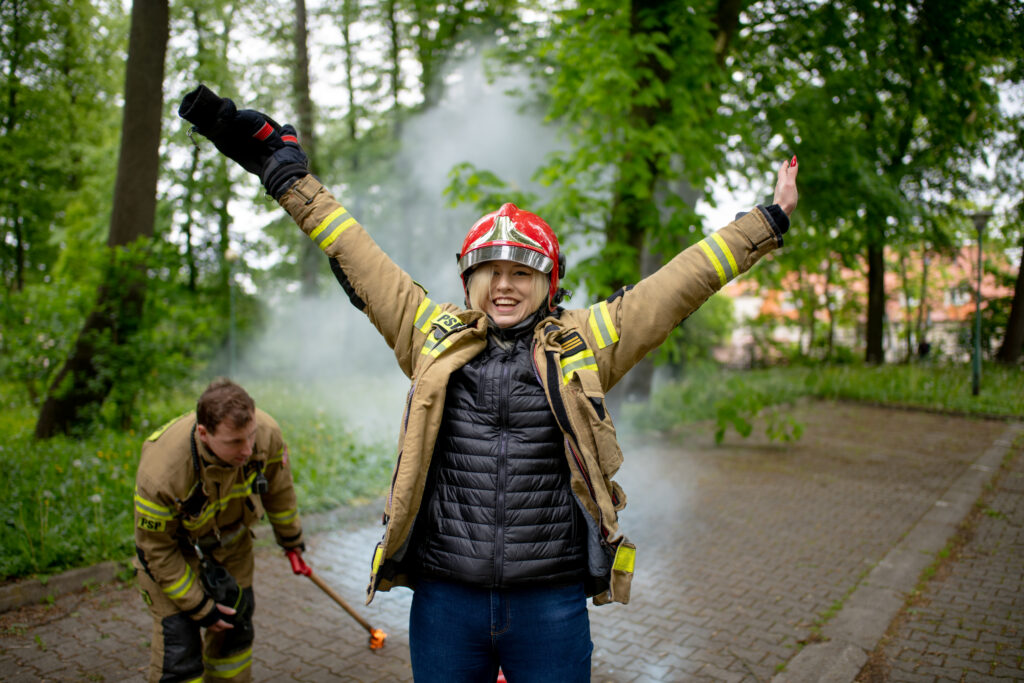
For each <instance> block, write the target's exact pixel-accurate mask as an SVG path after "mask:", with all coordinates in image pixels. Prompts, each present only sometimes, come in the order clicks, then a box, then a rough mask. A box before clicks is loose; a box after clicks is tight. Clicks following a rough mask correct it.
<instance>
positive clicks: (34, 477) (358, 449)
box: [0, 382, 391, 580]
mask: <svg viewBox="0 0 1024 683" xmlns="http://www.w3.org/2000/svg"><path fill="white" fill-rule="evenodd" d="M12 388H13V387H11V386H10V385H3V386H0V396H3V397H4V398H3V403H2V405H0V433H2V434H4V435H5V439H4V441H3V443H0V460H2V461H3V463H4V470H3V481H4V490H5V496H4V497H3V498H2V499H0V547H2V548H3V549H4V552H3V553H2V554H0V580H3V579H5V578H10V577H16V576H23V575H26V574H33V573H40V574H47V573H52V572H57V571H61V570H64V569H68V568H72V567H77V566H82V565H87V564H93V563H96V562H100V561H103V560H109V559H122V558H125V557H128V556H129V555H130V554H131V553H132V548H133V546H134V540H133V532H132V529H133V525H132V515H133V512H132V502H131V501H132V493H133V491H134V488H135V471H136V467H137V464H138V455H139V449H140V447H141V445H142V441H143V439H144V438H145V437H146V435H147V434H148V432H149V431H150V430H152V429H155V428H156V427H157V426H159V425H161V424H163V423H165V422H166V421H168V420H170V419H171V418H173V417H176V416H178V415H180V414H182V413H184V412H186V411H188V410H190V409H192V408H193V407H194V406H195V400H196V397H197V396H198V395H199V393H200V392H201V391H202V385H201V384H200V383H197V382H184V383H181V384H179V385H177V386H174V387H167V388H161V389H157V390H149V391H147V392H144V393H142V394H140V396H139V400H138V401H136V403H137V406H136V411H137V414H136V421H137V424H138V425H139V428H138V430H136V429H128V430H124V431H122V430H119V429H116V428H110V427H107V428H97V429H94V430H92V432H91V433H90V434H89V435H87V436H86V437H85V438H81V439H72V438H67V437H55V438H53V439H49V440H46V441H42V442H39V441H35V440H34V439H33V437H32V431H33V425H34V421H35V411H34V409H33V407H32V406H31V405H29V404H28V402H26V401H24V400H22V399H20V398H18V397H19V395H20V393H21V392H19V391H11V390H10V389H12ZM247 389H248V390H249V391H250V392H251V393H252V395H253V396H254V398H256V400H257V403H258V404H259V405H261V407H264V408H266V409H267V410H268V411H269V412H271V414H272V415H274V417H275V418H277V420H278V422H279V423H280V424H281V428H282V430H283V431H284V436H285V440H286V441H287V443H288V444H289V451H290V453H291V463H292V468H293V475H294V478H295V482H296V492H297V494H298V500H299V508H300V511H301V512H303V513H309V512H313V511H317V510H325V509H328V508H331V507H334V506H337V505H342V504H347V503H354V502H361V501H366V500H368V499H372V498H374V497H376V496H379V495H380V494H381V493H382V492H383V491H384V490H385V489H386V487H387V485H388V482H389V480H390V479H389V473H390V468H391V452H390V448H385V447H383V446H381V445H380V444H363V443H359V442H358V441H357V440H356V439H355V438H354V437H353V436H352V434H351V433H350V432H349V431H348V430H347V429H346V428H345V425H344V424H341V423H340V422H339V421H338V420H332V419H328V418H326V417H325V416H324V415H323V413H322V410H321V406H322V405H323V403H322V402H320V401H317V400H314V399H312V398H311V397H310V395H309V393H308V392H307V391H300V390H299V389H298V388H296V387H294V386H293V385H283V384H282V385H278V384H272V385H268V384H260V383H258V382H254V383H247Z"/></svg>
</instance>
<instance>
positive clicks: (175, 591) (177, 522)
mask: <svg viewBox="0 0 1024 683" xmlns="http://www.w3.org/2000/svg"><path fill="white" fill-rule="evenodd" d="M195 424H196V415H195V412H191V413H188V414H186V415H182V416H181V417H178V418H175V419H174V420H172V421H171V422H170V423H168V424H166V425H164V426H163V427H161V428H160V429H158V430H157V431H155V432H153V434H152V435H150V437H149V438H148V439H146V442H145V443H144V444H143V445H142V457H141V459H140V461H139V469H138V473H137V474H136V478H135V545H136V548H137V553H138V558H137V560H136V563H137V566H138V567H139V569H142V570H144V571H147V572H148V573H149V574H150V576H152V577H153V580H154V581H155V582H156V583H157V585H159V586H160V588H161V590H162V591H163V592H164V594H165V595H166V596H167V597H168V598H169V599H170V600H171V601H172V602H173V603H174V604H175V605H176V606H177V607H178V608H179V609H180V610H181V611H182V612H185V613H186V614H188V615H189V616H191V617H192V618H193V619H196V620H201V619H202V618H203V617H205V616H206V615H207V614H209V612H210V610H212V609H213V601H212V600H211V599H209V598H207V596H206V595H205V593H204V592H203V588H202V585H201V583H200V581H199V577H198V576H197V575H196V566H197V564H198V560H197V554H196V551H195V548H194V546H195V545H196V544H198V545H199V547H200V548H201V549H202V552H203V553H207V554H210V555H211V556H212V557H213V558H214V559H216V560H218V561H220V562H223V560H224V558H225V557H227V556H230V555H231V554H232V553H233V552H234V551H236V550H237V547H238V546H241V547H245V548H248V547H250V546H249V544H247V543H240V542H239V541H241V539H242V535H248V534H250V533H251V532H250V530H249V529H250V527H252V526H253V525H255V524H256V522H258V521H259V520H260V519H261V518H262V517H263V513H264V511H265V512H266V514H267V518H268V519H269V520H270V523H271V525H272V526H273V529H274V536H275V538H276V539H277V542H278V544H279V545H281V546H282V547H284V548H293V547H296V546H300V545H301V544H302V526H301V524H300V521H299V512H298V508H297V507H296V504H295V491H294V489H293V487H292V474H291V468H290V466H289V464H288V448H287V446H286V445H285V443H284V440H283V438H282V437H281V429H280V427H278V425H277V422H275V421H274V418H272V417H271V416H270V415H268V414H267V413H265V412H263V411H262V410H260V409H259V408H257V409H256V443H255V445H254V446H253V454H252V456H251V457H250V458H249V460H248V462H246V464H245V465H243V466H241V467H233V466H230V465H225V464H223V463H222V461H220V460H219V459H218V458H217V457H216V456H215V455H213V454H212V453H211V452H210V451H209V450H208V449H207V448H206V445H205V444H204V443H203V442H202V440H201V439H200V438H199V437H198V435H197V436H195V437H193V430H194V427H195ZM192 443H195V456H196V457H195V459H194V458H193V450H192ZM197 461H198V462H197ZM197 469H198V475H197ZM260 471H262V472H263V476H264V477H265V478H266V480H267V492H266V493H264V494H262V495H258V494H256V493H254V492H253V482H254V481H255V480H256V479H257V477H258V473H259V472H260ZM235 578H236V579H237V580H239V582H240V583H247V580H248V581H251V577H235Z"/></svg>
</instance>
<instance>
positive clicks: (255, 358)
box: [237, 56, 555, 440]
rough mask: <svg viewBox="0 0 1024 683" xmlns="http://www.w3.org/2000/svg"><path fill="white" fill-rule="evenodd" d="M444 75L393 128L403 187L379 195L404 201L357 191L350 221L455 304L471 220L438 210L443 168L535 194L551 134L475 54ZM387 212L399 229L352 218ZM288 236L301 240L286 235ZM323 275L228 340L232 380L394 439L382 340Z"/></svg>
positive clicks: (393, 388) (393, 378)
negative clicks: (439, 88) (254, 382)
mask: <svg viewBox="0 0 1024 683" xmlns="http://www.w3.org/2000/svg"><path fill="white" fill-rule="evenodd" d="M446 82H447V84H448V87H447V92H446V94H445V96H444V97H443V99H442V101H441V102H440V104H439V105H438V106H437V107H435V108H433V109H431V110H430V111H427V112H425V113H424V114H422V115H420V116H417V117H416V118H414V119H412V120H410V121H408V122H407V123H406V124H405V126H404V128H403V137H402V145H401V152H400V159H399V164H398V166H399V167H400V168H401V169H403V173H402V174H401V177H399V178H395V182H396V183H397V182H403V183H405V185H404V186H403V187H401V188H388V190H389V191H388V192H386V193H382V195H383V196H388V197H390V198H392V199H393V198H394V197H395V196H400V197H403V198H407V199H406V201H407V202H408V205H406V206H404V207H402V210H401V211H395V210H394V207H383V206H378V207H374V206H370V205H368V201H372V197H371V198H369V199H367V198H359V202H360V203H361V204H362V206H363V208H362V209H361V215H360V216H357V218H360V220H361V222H363V223H364V225H365V227H366V228H367V230H368V231H369V233H370V234H371V235H373V237H374V239H376V240H377V242H378V243H379V244H380V246H381V247H382V248H383V249H384V250H385V251H386V252H388V254H389V255H391V256H392V258H393V259H394V260H395V261H396V262H397V263H398V264H399V265H400V266H402V267H403V268H404V269H405V270H406V271H407V272H408V273H409V274H410V275H411V276H412V278H413V279H414V280H416V281H417V282H420V283H422V284H423V286H425V287H426V288H428V290H429V291H430V296H431V298H432V299H434V300H436V301H452V302H456V303H461V302H462V299H463V293H462V284H461V280H460V278H459V276H458V271H457V269H456V259H455V254H456V252H457V251H458V250H459V248H460V247H461V245H462V240H463V238H464V237H465V234H466V232H467V230H468V229H469V227H470V226H471V225H472V224H473V223H474V222H475V221H476V220H477V218H479V215H478V212H477V210H476V209H475V208H472V207H465V206H463V207H458V208H454V209H452V208H448V207H447V206H446V202H445V198H444V196H443V189H444V187H445V186H446V185H447V184H448V182H449V178H448V173H449V171H450V170H451V168H452V167H453V166H454V165H456V164H458V163H461V162H466V161H468V162H471V163H473V164H475V165H476V166H477V167H479V168H481V169H486V170H489V171H492V172H494V173H496V174H497V175H498V176H499V177H501V178H503V179H504V180H506V181H507V182H509V183H510V184H512V185H513V186H514V187H517V188H520V189H528V190H530V191H533V192H536V193H538V194H540V193H541V192H542V188H539V187H537V186H536V185H535V184H534V183H533V182H532V180H531V174H532V173H533V171H534V170H535V169H536V168H537V167H538V166H539V165H540V164H541V163H542V161H543V160H544V157H545V155H546V154H548V153H549V152H550V151H552V149H553V148H554V145H555V136H554V132H553V131H552V130H551V129H550V128H548V127H546V126H544V125H543V124H542V122H541V120H540V116H536V115H530V114H527V113H523V112H522V111H521V104H522V102H521V101H520V100H517V99H516V98H514V97H512V96H509V95H507V94H506V91H508V90H509V89H510V88H513V87H517V86H523V85H525V81H524V80H523V79H521V78H504V79H502V80H499V81H498V82H495V83H488V82H487V79H486V77H485V76H484V70H483V65H482V60H481V58H480V57H479V56H477V57H475V58H473V59H470V60H468V61H466V62H463V63H460V64H458V65H456V66H455V67H454V68H453V69H451V70H450V72H449V76H448V78H447V79H446ZM315 96H316V94H315V93H314V97H315ZM396 189H397V191H393V190H396ZM342 200H343V201H344V202H345V203H346V206H350V205H351V204H352V203H353V198H351V197H348V198H342ZM497 208H498V207H496V206H495V207H492V208H491V209H489V210H494V209H497ZM524 208H529V207H524ZM396 215H400V216H404V217H405V218H404V219H403V220H404V222H403V223H402V224H398V223H395V222H394V219H393V218H391V219H390V221H391V222H390V223H388V220H384V221H383V222H384V223H388V224H380V225H376V224H374V223H373V222H372V218H367V217H363V216H370V217H372V216H386V217H393V216H396ZM296 239H301V235H300V234H299V233H298V231H297V230H296ZM324 268H325V270H326V268H327V263H326V260H325V264H324ZM324 282H325V283H326V287H327V288H328V291H326V292H325V293H324V294H323V295H322V296H321V297H320V298H318V299H305V300H304V299H301V298H299V297H298V295H297V294H294V293H290V292H289V293H285V294H281V293H274V295H273V296H272V297H269V298H271V303H270V319H269V321H268V324H267V326H266V332H265V334H264V335H263V336H262V337H261V338H260V339H257V340H251V341H249V342H246V341H245V340H242V343H240V344H239V348H240V350H241V353H242V355H241V357H240V359H239V363H238V373H237V374H238V375H239V376H240V377H241V378H242V381H243V382H244V381H245V378H247V377H253V378H258V379H275V380H281V381H286V382H295V383H297V384H299V385H300V386H302V387H304V389H305V390H306V391H308V395H310V396H316V397H323V399H322V400H323V402H324V404H325V405H323V406H322V407H323V408H324V410H326V411H329V413H330V414H331V415H332V416H336V417H337V418H339V419H342V420H344V421H345V423H346V425H347V426H349V428H351V429H353V430H356V431H362V432H364V433H366V434H368V435H370V436H372V437H373V438H374V439H379V438H381V437H384V438H385V440H387V439H388V437H389V436H390V435H394V437H397V431H398V425H399V421H400V418H401V414H402V407H403V402H404V398H405V392H406V391H407V389H408V380H407V379H406V378H405V376H404V375H403V374H402V373H401V371H400V370H399V369H398V365H397V362H396V360H395V358H394V356H393V355H392V353H391V351H390V349H388V347H387V345H386V344H385V342H384V340H383V338H382V337H381V336H380V334H379V333H378V332H377V330H376V329H375V328H374V327H373V326H372V325H371V324H370V322H369V321H368V320H367V318H366V317H365V316H364V315H363V314H362V313H361V312H359V311H358V310H357V309H356V308H355V307H353V306H352V305H351V304H350V303H349V301H348V298H347V297H346V295H345V293H344V292H343V291H342V289H341V288H340V287H339V286H337V285H336V284H335V283H334V280H333V278H331V279H330V280H324ZM289 289H292V288H289ZM318 400H320V399H318Z"/></svg>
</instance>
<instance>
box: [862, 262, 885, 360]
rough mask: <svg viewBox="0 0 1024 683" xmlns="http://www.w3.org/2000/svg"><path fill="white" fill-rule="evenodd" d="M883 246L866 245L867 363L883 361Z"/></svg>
mask: <svg viewBox="0 0 1024 683" xmlns="http://www.w3.org/2000/svg"><path fill="white" fill-rule="evenodd" d="M883 255H884V247H883V245H882V244H881V243H880V242H879V243H877V244H876V243H872V244H869V245H868V324H867V339H866V341H867V351H866V353H865V357H864V359H865V360H866V361H867V362H868V363H884V362H885V351H884V350H883V345H882V337H883V334H884V323H885V259H884V258H883Z"/></svg>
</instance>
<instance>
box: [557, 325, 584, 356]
mask: <svg viewBox="0 0 1024 683" xmlns="http://www.w3.org/2000/svg"><path fill="white" fill-rule="evenodd" d="M558 343H560V344H561V345H562V355H563V356H572V355H574V354H577V353H579V352H580V351H584V350H586V348H587V344H586V342H584V341H583V337H581V336H580V333H579V332H577V331H576V330H570V331H569V332H566V333H565V334H563V335H562V336H561V337H560V338H559V340H558Z"/></svg>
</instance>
